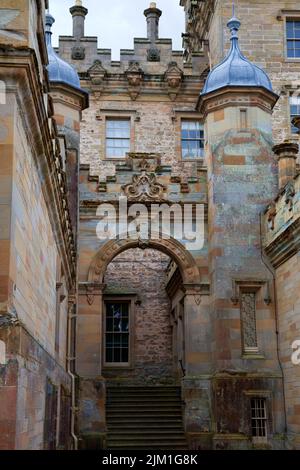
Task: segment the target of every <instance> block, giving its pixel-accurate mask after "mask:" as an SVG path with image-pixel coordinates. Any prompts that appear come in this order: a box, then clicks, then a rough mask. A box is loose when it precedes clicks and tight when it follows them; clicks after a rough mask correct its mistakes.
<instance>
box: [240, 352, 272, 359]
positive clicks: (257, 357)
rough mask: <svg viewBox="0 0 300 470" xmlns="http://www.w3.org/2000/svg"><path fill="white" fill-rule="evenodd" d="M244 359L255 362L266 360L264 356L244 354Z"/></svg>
mask: <svg viewBox="0 0 300 470" xmlns="http://www.w3.org/2000/svg"><path fill="white" fill-rule="evenodd" d="M242 359H250V360H254V359H259V360H262V359H266V358H265V356H264V355H263V354H255V353H253V354H246V353H245V354H243V355H242Z"/></svg>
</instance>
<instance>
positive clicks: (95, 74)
mask: <svg viewBox="0 0 300 470" xmlns="http://www.w3.org/2000/svg"><path fill="white" fill-rule="evenodd" d="M106 73H107V72H106V70H105V68H104V67H103V66H102V63H101V61H100V60H95V62H94V64H93V65H92V67H90V68H89V70H88V75H89V77H90V79H91V82H92V85H93V86H94V87H96V89H97V91H101V90H102V88H103V82H104V79H105V77H106Z"/></svg>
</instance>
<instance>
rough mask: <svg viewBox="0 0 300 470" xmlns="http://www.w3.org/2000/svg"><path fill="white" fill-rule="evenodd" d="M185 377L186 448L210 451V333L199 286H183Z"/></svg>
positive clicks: (205, 306) (206, 309)
mask: <svg viewBox="0 0 300 470" xmlns="http://www.w3.org/2000/svg"><path fill="white" fill-rule="evenodd" d="M184 291H185V297H184V313H183V323H184V334H185V376H184V377H183V380H182V398H183V401H184V404H185V407H184V426H185V431H186V433H187V437H188V440H189V446H190V448H192V447H193V446H194V445H196V446H197V448H198V447H200V448H201V449H208V448H209V447H210V445H211V444H210V438H211V435H210V433H211V410H210V403H211V401H212V397H211V386H210V378H209V375H210V372H211V351H210V349H211V332H210V316H209V309H208V304H207V302H206V300H205V299H204V296H202V295H201V286H200V285H188V284H185V285H184Z"/></svg>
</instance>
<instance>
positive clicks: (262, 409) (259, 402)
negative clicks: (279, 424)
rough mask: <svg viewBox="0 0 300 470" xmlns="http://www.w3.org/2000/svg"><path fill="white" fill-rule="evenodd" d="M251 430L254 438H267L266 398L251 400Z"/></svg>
mask: <svg viewBox="0 0 300 470" xmlns="http://www.w3.org/2000/svg"><path fill="white" fill-rule="evenodd" d="M251 429H252V436H253V437H267V409H266V399H265V398H251Z"/></svg>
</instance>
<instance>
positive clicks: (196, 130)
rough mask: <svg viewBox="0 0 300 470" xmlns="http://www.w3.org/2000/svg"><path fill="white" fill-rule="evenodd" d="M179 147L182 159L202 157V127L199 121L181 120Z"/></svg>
mask: <svg viewBox="0 0 300 470" xmlns="http://www.w3.org/2000/svg"><path fill="white" fill-rule="evenodd" d="M181 149H182V158H183V159H184V160H190V159H191V160H193V159H196V158H203V157H204V129H203V125H202V124H200V122H198V121H182V122H181Z"/></svg>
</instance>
